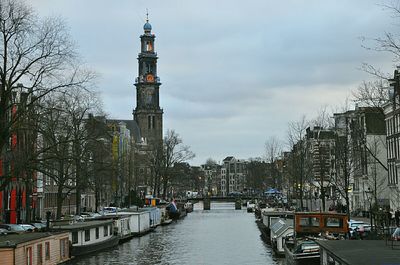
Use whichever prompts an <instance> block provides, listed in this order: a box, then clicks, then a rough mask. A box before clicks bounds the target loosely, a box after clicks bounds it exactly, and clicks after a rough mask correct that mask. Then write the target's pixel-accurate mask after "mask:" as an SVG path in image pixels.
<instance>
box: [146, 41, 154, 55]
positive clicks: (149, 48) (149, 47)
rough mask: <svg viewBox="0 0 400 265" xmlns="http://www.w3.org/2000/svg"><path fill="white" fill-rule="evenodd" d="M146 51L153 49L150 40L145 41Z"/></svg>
mask: <svg viewBox="0 0 400 265" xmlns="http://www.w3.org/2000/svg"><path fill="white" fill-rule="evenodd" d="M146 51H148V52H151V51H153V45H152V43H151V41H146Z"/></svg>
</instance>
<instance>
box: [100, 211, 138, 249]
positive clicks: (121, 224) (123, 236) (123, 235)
mask: <svg viewBox="0 0 400 265" xmlns="http://www.w3.org/2000/svg"><path fill="white" fill-rule="evenodd" d="M130 218H131V215H129V214H121V213H106V214H105V215H104V216H102V217H101V218H100V219H102V220H106V219H111V220H113V221H114V232H116V234H117V235H118V236H119V243H123V242H125V241H127V240H129V239H131V238H132V237H133V232H132V229H131V225H130Z"/></svg>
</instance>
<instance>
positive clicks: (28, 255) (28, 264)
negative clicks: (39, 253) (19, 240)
mask: <svg viewBox="0 0 400 265" xmlns="http://www.w3.org/2000/svg"><path fill="white" fill-rule="evenodd" d="M32 264H33V263H32V247H28V248H27V249H26V265H32Z"/></svg>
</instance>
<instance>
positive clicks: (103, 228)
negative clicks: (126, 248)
mask: <svg viewBox="0 0 400 265" xmlns="http://www.w3.org/2000/svg"><path fill="white" fill-rule="evenodd" d="M52 230H56V231H68V232H69V240H70V241H71V242H72V250H71V254H72V256H79V255H85V254H89V253H92V252H96V251H100V250H103V249H106V248H111V247H114V246H116V245H118V242H119V236H117V235H114V221H113V220H95V221H88V222H78V223H73V224H69V225H57V226H53V227H52Z"/></svg>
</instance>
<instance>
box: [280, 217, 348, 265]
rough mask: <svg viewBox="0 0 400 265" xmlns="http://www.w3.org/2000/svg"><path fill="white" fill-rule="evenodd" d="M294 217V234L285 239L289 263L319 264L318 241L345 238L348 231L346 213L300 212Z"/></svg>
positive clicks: (294, 264)
mask: <svg viewBox="0 0 400 265" xmlns="http://www.w3.org/2000/svg"><path fill="white" fill-rule="evenodd" d="M294 217H295V218H294V234H293V236H288V237H286V239H285V246H284V249H285V257H286V263H287V264H293V265H300V264H304V265H313V264H318V265H319V264H320V250H319V245H318V244H317V241H320V240H334V239H344V238H345V236H346V233H347V232H348V224H347V220H348V218H347V215H346V214H339V213H312V212H298V213H295V216H294Z"/></svg>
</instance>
